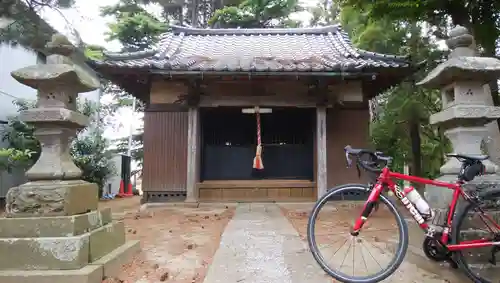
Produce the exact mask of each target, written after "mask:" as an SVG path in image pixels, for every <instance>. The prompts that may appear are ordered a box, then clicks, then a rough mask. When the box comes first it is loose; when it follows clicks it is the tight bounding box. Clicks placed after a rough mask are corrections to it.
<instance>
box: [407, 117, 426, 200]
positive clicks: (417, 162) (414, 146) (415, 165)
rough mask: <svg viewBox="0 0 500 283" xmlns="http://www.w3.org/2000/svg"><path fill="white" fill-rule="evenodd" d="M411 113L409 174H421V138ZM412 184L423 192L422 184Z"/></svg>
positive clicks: (417, 125)
mask: <svg viewBox="0 0 500 283" xmlns="http://www.w3.org/2000/svg"><path fill="white" fill-rule="evenodd" d="M416 118H417V117H415V115H413V117H412V119H411V120H410V121H409V130H410V141H411V155H412V158H411V175H413V176H418V177H421V176H422V150H421V148H420V147H421V143H422V141H421V139H420V123H419V122H418V119H416ZM413 186H414V187H415V188H416V189H417V190H418V191H419V193H420V194H422V193H423V189H424V186H423V185H422V184H418V183H414V184H413Z"/></svg>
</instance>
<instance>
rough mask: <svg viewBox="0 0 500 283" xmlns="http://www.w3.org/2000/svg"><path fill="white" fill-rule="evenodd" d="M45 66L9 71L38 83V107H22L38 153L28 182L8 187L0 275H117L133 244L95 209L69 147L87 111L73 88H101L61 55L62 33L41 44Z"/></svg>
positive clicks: (85, 282)
mask: <svg viewBox="0 0 500 283" xmlns="http://www.w3.org/2000/svg"><path fill="white" fill-rule="evenodd" d="M47 48H48V49H49V50H50V51H51V52H52V55H50V56H48V58H47V64H46V65H35V66H30V67H26V68H23V69H21V70H18V71H15V72H13V73H12V76H13V77H14V78H15V79H17V80H18V81H19V82H21V83H23V84H25V85H28V86H31V87H33V88H35V89H37V90H38V103H37V108H35V109H30V110H27V111H24V112H22V113H21V119H22V120H23V121H25V122H27V123H30V124H33V125H34V126H35V128H36V130H35V135H36V137H37V138H38V139H39V141H40V144H41V149H42V153H41V156H40V158H39V160H38V161H37V163H36V164H35V165H34V166H33V167H32V168H31V169H30V170H28V172H27V173H26V176H27V178H28V179H29V180H30V181H29V182H28V183H25V184H23V185H20V186H18V187H15V188H11V189H10V190H9V192H8V193H7V197H6V215H7V217H5V218H0V254H1V255H2V256H0V282H2V283H49V282H50V283H57V282H61V283H63V282H64V283H67V282H71V283H101V282H102V280H103V278H104V277H105V276H106V277H109V276H113V275H117V274H118V272H120V267H121V265H122V264H123V263H125V262H126V261H127V260H128V259H129V257H130V256H131V255H132V254H133V253H135V252H137V251H138V250H139V243H138V242H137V241H135V242H126V241H125V228H124V224H123V223H122V222H113V221H112V218H111V211H110V210H109V209H105V210H98V201H99V199H98V188H97V185H96V184H91V183H88V182H85V181H83V180H80V176H81V171H80V169H79V168H78V167H77V166H76V165H75V164H74V163H73V161H72V159H71V156H70V153H69V148H70V143H71V140H72V139H73V138H74V137H75V135H76V132H77V130H78V129H79V128H82V127H84V126H85V125H86V123H87V117H86V116H84V115H82V114H80V113H78V112H76V98H77V94H78V93H79V92H87V91H91V90H95V89H97V88H98V87H99V81H98V80H97V78H96V77H94V76H92V75H89V74H88V73H86V72H85V71H83V69H82V68H79V67H78V66H76V65H74V64H73V63H72V62H71V60H70V59H69V58H68V57H67V56H68V55H70V54H71V53H72V52H74V47H73V46H72V45H71V44H70V43H69V42H68V41H67V39H66V38H65V37H62V36H60V35H56V36H54V38H53V40H52V42H50V43H48V44H47Z"/></svg>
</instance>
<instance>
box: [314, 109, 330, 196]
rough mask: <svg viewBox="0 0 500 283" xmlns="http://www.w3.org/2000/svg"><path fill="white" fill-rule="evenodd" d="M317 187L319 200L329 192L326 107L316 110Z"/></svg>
mask: <svg viewBox="0 0 500 283" xmlns="http://www.w3.org/2000/svg"><path fill="white" fill-rule="evenodd" d="M316 151H317V158H316V160H317V161H316V162H317V164H316V168H317V170H316V185H317V197H318V199H319V198H320V197H321V196H323V195H324V194H325V193H326V190H327V170H326V160H327V159H326V107H325V106H318V107H317V108H316Z"/></svg>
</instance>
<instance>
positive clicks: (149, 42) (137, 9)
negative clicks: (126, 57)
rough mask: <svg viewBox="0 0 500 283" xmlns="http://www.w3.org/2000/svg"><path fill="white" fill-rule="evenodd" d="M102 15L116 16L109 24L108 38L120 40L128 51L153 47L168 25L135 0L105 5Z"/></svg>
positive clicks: (123, 0) (124, 0)
mask: <svg viewBox="0 0 500 283" xmlns="http://www.w3.org/2000/svg"><path fill="white" fill-rule="evenodd" d="M101 15H102V16H113V17H115V19H116V20H115V21H114V22H112V23H110V24H109V25H108V27H109V32H108V33H107V35H108V40H110V41H111V40H118V41H119V42H120V43H121V44H122V45H123V49H124V51H128V52H131V51H140V50H145V49H148V48H151V47H152V46H154V44H155V43H157V41H158V37H159V35H160V34H162V33H163V32H165V31H166V30H167V27H168V26H167V25H166V24H165V23H164V22H163V21H162V20H161V19H158V18H156V17H155V16H154V15H152V14H151V13H149V12H148V11H146V9H145V8H144V7H143V6H142V5H140V4H139V3H138V2H137V1H134V0H122V1H120V2H118V3H117V4H116V5H112V6H105V7H103V8H102V9H101Z"/></svg>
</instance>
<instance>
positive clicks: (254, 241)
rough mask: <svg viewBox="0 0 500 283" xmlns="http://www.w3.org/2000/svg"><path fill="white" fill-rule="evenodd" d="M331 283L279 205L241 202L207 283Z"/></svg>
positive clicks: (218, 251) (215, 257)
mask: <svg viewBox="0 0 500 283" xmlns="http://www.w3.org/2000/svg"><path fill="white" fill-rule="evenodd" d="M236 282H238V283H240V282H241V283H307V282H314V283H331V279H330V278H328V277H327V276H326V275H325V274H324V272H323V271H322V270H321V268H320V267H319V266H318V265H317V264H316V262H315V261H314V259H313V257H312V255H311V254H310V252H309V251H308V249H307V245H306V243H305V242H303V241H302V240H301V239H300V237H299V234H298V233H297V231H296V230H295V229H294V228H293V226H292V225H291V224H290V222H288V220H287V219H286V218H285V217H284V216H283V215H282V213H281V211H280V209H279V207H278V206H277V205H275V204H256V203H252V204H239V205H238V207H237V208H236V214H235V216H234V217H233V219H232V220H231V221H230V222H229V224H228V226H227V228H226V230H225V232H224V234H223V235H222V239H221V245H220V247H219V249H218V250H217V252H216V254H215V256H214V259H213V262H212V264H211V266H210V268H209V270H208V274H207V276H206V277H205V281H204V283H236Z"/></svg>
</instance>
